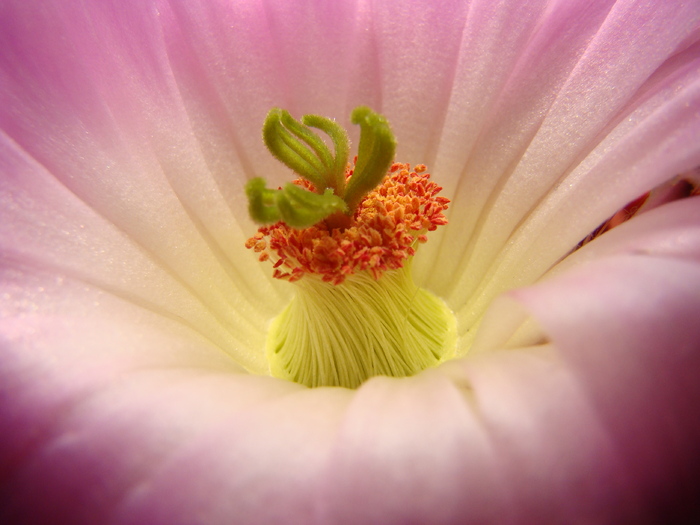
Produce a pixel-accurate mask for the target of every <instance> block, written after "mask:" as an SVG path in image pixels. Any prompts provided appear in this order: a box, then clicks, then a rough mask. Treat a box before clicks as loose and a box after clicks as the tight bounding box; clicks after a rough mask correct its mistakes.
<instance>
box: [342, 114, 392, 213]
mask: <svg viewBox="0 0 700 525" xmlns="http://www.w3.org/2000/svg"><path fill="white" fill-rule="evenodd" d="M351 118H352V122H353V124H359V125H360V130H361V131H360V145H359V147H358V152H357V163H356V164H355V172H354V174H353V176H352V177H351V178H350V182H349V183H348V187H347V190H346V193H345V202H347V203H348V207H349V208H350V209H351V210H353V209H355V207H356V206H357V205H358V204H359V203H360V201H361V200H362V197H364V196H365V195H366V194H367V193H369V192H370V191H372V190H373V189H374V188H375V187H376V186H377V185H378V184H379V183H380V182H381V181H382V179H383V178H384V176H385V175H386V172H387V170H388V169H389V166H391V163H392V161H393V160H394V153H395V152H396V140H395V139H394V134H393V133H392V132H391V128H390V127H389V123H388V122H387V121H386V119H385V118H384V117H382V116H381V115H380V114H378V113H375V112H373V111H372V110H371V109H369V108H368V107H366V106H360V107H357V108H355V110H354V111H353V112H352V116H351Z"/></svg>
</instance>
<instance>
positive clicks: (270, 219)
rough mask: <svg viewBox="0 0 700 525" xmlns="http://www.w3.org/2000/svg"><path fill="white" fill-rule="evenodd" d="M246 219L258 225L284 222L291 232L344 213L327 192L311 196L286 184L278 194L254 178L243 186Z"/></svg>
mask: <svg viewBox="0 0 700 525" xmlns="http://www.w3.org/2000/svg"><path fill="white" fill-rule="evenodd" d="M245 190H246V194H247V196H248V202H249V207H248V210H249V212H250V216H251V217H252V218H253V220H254V221H256V222H258V223H260V224H272V223H275V222H278V221H284V222H285V223H286V224H288V225H289V226H291V227H292V228H298V229H302V228H308V227H309V226H313V225H314V224H316V223H318V222H320V221H322V220H323V219H325V218H326V217H328V216H329V215H332V214H333V213H337V212H344V211H346V210H347V205H346V204H345V201H343V199H341V198H340V197H338V196H337V195H333V191H332V190H330V189H328V190H326V191H325V192H324V193H323V194H322V195H319V194H318V193H312V192H310V191H308V190H305V189H304V188H302V187H301V186H297V185H296V184H292V183H289V184H286V185H285V186H284V188H282V189H281V190H272V189H268V188H266V187H265V180H264V179H262V178H260V177H257V178H255V179H251V180H250V181H249V182H248V184H246V188H245Z"/></svg>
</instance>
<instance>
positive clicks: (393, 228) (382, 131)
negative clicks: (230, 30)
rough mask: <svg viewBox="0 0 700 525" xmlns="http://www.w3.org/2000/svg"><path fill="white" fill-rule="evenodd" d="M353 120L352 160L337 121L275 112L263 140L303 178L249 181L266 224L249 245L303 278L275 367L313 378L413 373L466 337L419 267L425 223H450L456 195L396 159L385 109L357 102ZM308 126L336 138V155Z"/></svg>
mask: <svg viewBox="0 0 700 525" xmlns="http://www.w3.org/2000/svg"><path fill="white" fill-rule="evenodd" d="M352 121H353V122H354V123H355V124H359V125H360V127H361V133H360V144H359V151H358V156H357V157H355V159H354V163H353V165H348V164H347V156H348V151H349V147H348V140H347V135H346V134H345V131H344V130H342V129H341V128H340V127H339V126H338V125H337V124H336V123H335V122H333V121H331V120H330V119H326V118H323V117H318V116H315V115H306V116H305V117H303V118H302V120H301V122H298V121H296V120H294V119H292V117H291V116H290V115H289V114H288V113H287V112H286V111H283V110H279V109H274V110H272V111H271V112H270V113H269V115H268V118H267V120H266V121H265V126H264V131H263V136H264V139H265V143H266V144H267V146H268V148H269V149H270V150H271V151H272V153H273V154H274V155H275V157H277V158H278V159H279V160H281V161H282V162H283V163H285V164H286V165H287V166H288V167H290V168H292V169H293V170H294V171H295V172H296V173H297V174H298V175H300V176H301V178H299V179H296V180H294V181H293V183H290V184H287V185H286V186H285V187H284V188H281V189H278V190H272V189H267V188H266V187H265V181H264V180H263V179H260V178H256V179H252V180H251V181H250V182H249V183H248V184H247V185H246V192H247V194H248V198H249V202H250V213H251V216H252V217H253V219H255V220H256V221H257V222H260V223H262V224H268V226H262V227H261V228H260V229H259V230H258V232H257V233H256V234H255V235H254V236H253V237H251V238H250V239H248V241H247V242H246V248H248V249H251V250H253V251H254V252H255V253H256V254H257V256H258V259H259V260H260V261H261V262H265V261H270V263H272V276H273V277H274V278H276V279H281V280H286V281H289V282H290V283H296V286H295V289H296V294H295V296H294V298H293V299H292V301H291V303H290V304H289V305H288V306H287V308H285V310H284V311H283V312H282V313H281V314H280V315H279V316H278V317H277V318H275V319H274V321H273V322H272V325H271V327H270V330H269V333H268V339H267V357H268V361H269V363H270V370H271V372H272V374H273V375H274V376H277V377H281V378H285V379H289V380H291V381H296V382H298V383H302V384H304V385H307V386H310V387H315V386H343V387H347V388H355V387H357V386H358V385H360V384H361V383H362V382H363V381H365V380H366V379H368V378H369V377H372V376H375V375H389V376H394V377H403V376H407V375H412V374H415V373H417V372H419V371H420V370H423V369H425V368H427V367H430V366H434V365H436V364H438V363H440V362H441V361H442V360H444V359H446V358H447V357H448V356H449V355H450V354H451V352H452V348H453V344H454V341H455V339H456V336H455V334H456V326H455V321H454V316H453V315H452V313H451V312H450V311H449V309H448V308H447V307H446V306H445V304H444V303H443V302H442V301H441V300H440V299H438V298H437V297H435V296H434V295H432V294H431V293H430V292H428V291H426V290H422V289H420V288H418V287H417V286H416V285H415V284H414V283H413V280H412V278H411V273H410V263H411V260H412V258H413V256H414V255H415V253H416V248H417V246H418V245H419V244H422V243H425V242H426V241H427V240H428V237H427V235H426V234H427V232H429V231H432V230H435V229H436V228H437V227H438V226H441V225H443V224H446V223H447V219H446V218H445V215H444V211H445V210H446V209H447V207H448V203H449V200H448V199H446V198H444V197H440V196H439V195H438V194H439V192H440V191H441V190H442V188H441V187H440V186H438V185H437V184H436V183H435V182H433V181H432V180H431V179H430V174H429V173H427V168H426V167H425V166H424V165H422V164H419V165H417V166H416V167H415V168H414V169H413V170H411V167H410V166H409V165H408V164H401V163H395V164H391V162H392V160H393V157H394V151H395V149H396V141H395V140H394V136H393V134H392V132H391V129H390V127H389V125H388V123H387V122H386V120H385V119H384V118H383V117H382V116H381V115H378V114H376V113H374V112H373V111H371V110H370V109H369V108H366V107H359V108H357V109H356V110H355V111H354V112H353V113H352ZM309 126H310V127H313V128H317V129H320V130H321V131H324V132H325V133H327V134H328V136H329V137H331V139H332V140H333V144H334V147H335V155H332V154H331V152H330V150H329V149H328V148H327V146H326V145H325V143H324V142H323V141H322V140H321V139H320V137H318V136H317V135H316V134H315V133H314V132H313V131H311V129H310V127H309Z"/></svg>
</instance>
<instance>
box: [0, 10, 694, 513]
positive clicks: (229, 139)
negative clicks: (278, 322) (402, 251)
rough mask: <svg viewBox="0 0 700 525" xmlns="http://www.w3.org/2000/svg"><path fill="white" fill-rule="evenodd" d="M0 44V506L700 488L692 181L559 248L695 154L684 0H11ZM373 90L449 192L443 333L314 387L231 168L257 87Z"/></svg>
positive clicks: (237, 503) (346, 509)
mask: <svg viewBox="0 0 700 525" xmlns="http://www.w3.org/2000/svg"><path fill="white" fill-rule="evenodd" d="M0 49H2V52H1V53H0V429H1V431H0V523H14V524H36V523H39V524H42V523H45V524H49V523H56V524H58V523H61V524H66V523H67V524H86V525H88V524H95V523H104V524H114V525H136V524H156V525H158V524H163V525H165V524H168V525H179V524H182V525H189V524H206V525H217V524H222V525H223V524H231V523H300V524H308V523H318V524H334V523H339V524H340V523H382V524H406V523H435V524H443V523H444V524H448V523H499V524H500V523H516V524H520V523H522V524H532V523H593V524H604V523H610V524H617V523H640V524H644V523H693V522H694V520H700V503H698V502H699V501H700V495H699V494H698V487H700V450H698V446H697V443H700V410H698V407H699V406H700V382H698V381H697V378H698V377H699V376H700V323H698V322H697V321H698V312H699V311H700V197H690V198H686V199H682V200H678V201H674V202H664V204H662V205H660V206H658V207H656V208H654V209H650V210H648V211H644V213H640V214H638V215H637V216H635V217H633V218H632V219H631V220H629V221H628V222H625V223H624V224H622V225H621V226H619V227H617V228H615V229H613V230H612V231H610V232H608V233H605V234H604V235H602V236H600V237H598V238H596V239H595V240H593V241H592V242H590V243H588V244H586V245H585V246H583V247H582V248H580V249H578V250H576V249H575V248H576V247H577V245H578V243H579V242H580V241H581V240H582V239H584V238H585V237H586V236H587V235H588V234H590V233H591V232H592V231H593V230H595V229H596V227H597V226H598V225H599V224H601V223H602V222H604V221H605V220H606V219H608V218H609V217H610V216H612V215H613V214H614V213H615V212H617V211H618V210H620V209H622V208H623V207H624V206H625V205H626V204H627V203H628V202H630V201H632V200H633V199H635V198H637V197H639V196H640V195H643V194H645V193H646V192H649V191H651V190H652V189H654V188H656V187H658V186H660V185H662V184H664V183H668V182H669V181H672V180H674V177H676V176H678V175H679V174H690V175H687V177H690V178H691V179H692V178H693V177H695V182H696V183H697V182H698V180H697V179H698V177H697V167H698V166H700V141H698V137H700V3H699V2H697V1H688V2H659V1H657V0H634V1H633V0H618V1H614V0H599V1H596V2H590V1H589V0H527V1H526V0H471V1H465V0H445V1H441V2H434V1H431V0H411V1H408V2H406V1H399V0H373V1H359V0H357V1H353V0H342V1H337V2H329V1H324V0H303V1H298V2H296V1H295V2H288V1H283V0H241V1H229V0H190V1H187V2H181V1H176V0H171V1H168V0H141V1H124V0H101V1H99V2H82V1H78V0H60V1H59V0H45V1H42V2H41V3H36V2H26V1H23V0H22V1H20V0H7V1H4V2H2V3H1V5H0ZM359 105H367V106H370V107H371V108H373V109H374V110H376V111H378V112H380V113H382V114H383V115H385V116H386V117H387V119H388V121H389V122H390V123H391V125H392V129H393V130H394V133H395V134H396V136H397V139H398V142H399V145H398V150H397V160H399V161H401V162H410V163H413V164H416V163H424V164H427V165H428V166H429V169H430V172H431V174H432V176H433V178H434V179H435V180H437V181H438V183H439V184H441V185H442V186H444V194H445V195H446V196H447V197H449V198H450V199H451V200H452V204H451V205H450V210H449V220H450V224H449V225H448V226H447V227H445V228H443V231H436V232H434V235H431V237H430V242H428V243H427V244H426V245H424V246H421V247H420V250H419V251H418V255H417V256H416V259H415V264H414V270H415V272H414V273H415V277H416V281H417V283H418V284H419V285H420V286H423V287H425V288H427V289H429V290H431V291H432V292H434V293H435V294H437V295H438V296H440V297H442V298H443V299H444V300H445V301H446V303H447V304H448V305H449V306H450V308H452V310H453V311H454V312H455V315H456V317H457V322H458V345H457V352H458V355H457V357H456V358H455V359H453V360H451V361H449V362H447V363H444V364H443V365H441V366H440V367H437V368H434V369H430V370H426V371H424V372H422V373H420V374H418V375H416V376H414V377H411V378H404V379H392V378H386V377H377V378H373V379H371V380H369V381H367V382H366V383H365V384H363V385H362V386H361V387H360V388H359V389H358V390H355V391H352V390H347V389H342V388H318V389H307V388H305V387H302V386H300V385H297V384H294V383H289V382H286V381H282V380H278V379H275V378H272V377H269V375H268V367H267V363H266V360H265V357H264V346H265V336H266V328H267V326H268V323H269V321H270V319H272V318H273V317H274V316H275V315H276V314H278V313H279V312H280V311H281V310H282V308H284V306H285V305H286V304H287V302H288V301H289V299H290V297H291V294H292V289H291V288H290V286H289V284H288V283H280V282H277V281H275V280H273V279H272V278H271V275H270V273H271V272H270V271H269V267H266V266H265V265H261V264H260V263H259V262H258V261H257V259H256V257H255V254H253V253H251V252H250V251H249V250H246V249H245V248H244V242H245V240H246V239H247V238H248V237H249V236H250V235H251V234H252V233H253V232H254V231H255V225H254V224H253V222H252V221H251V220H250V219H249V218H248V215H247V203H246V200H245V195H244V191H243V187H244V184H245V182H246V181H247V180H249V179H251V178H253V177H256V176H260V175H264V176H265V177H266V178H267V179H268V181H271V184H272V185H278V184H282V183H283V182H284V181H287V180H289V173H288V172H287V170H286V169H285V168H284V167H283V166H282V165H281V164H279V163H278V162H277V161H275V159H274V158H273V157H272V156H271V155H269V154H268V153H267V151H266V149H265V146H264V144H263V142H262V139H261V132H260V129H261V125H262V122H263V121H264V119H265V115H266V114H267V112H268V111H269V109H270V108H271V107H273V106H274V107H284V108H286V109H288V110H289V111H290V112H291V113H292V115H294V116H295V117H298V116H300V115H302V114H306V113H314V114H319V115H324V116H328V117H331V118H335V119H336V120H337V121H338V122H339V123H340V124H341V125H343V126H345V127H346V128H348V130H349V131H350V138H351V140H352V141H353V143H354V144H357V141H358V137H359V135H358V129H356V128H355V127H353V126H351V125H350V122H349V115H350V112H351V111H352V109H353V108H354V107H356V106H359ZM353 128H355V129H353ZM693 170H695V171H693ZM693 173H694V174H695V175H693Z"/></svg>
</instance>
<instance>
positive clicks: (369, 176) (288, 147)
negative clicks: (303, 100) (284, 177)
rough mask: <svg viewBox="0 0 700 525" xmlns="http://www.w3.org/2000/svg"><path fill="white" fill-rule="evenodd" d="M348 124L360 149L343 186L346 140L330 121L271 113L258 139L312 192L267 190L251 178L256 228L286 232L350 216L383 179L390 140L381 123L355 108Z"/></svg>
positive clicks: (386, 126) (297, 188) (291, 186)
mask: <svg viewBox="0 0 700 525" xmlns="http://www.w3.org/2000/svg"><path fill="white" fill-rule="evenodd" d="M351 120H352V122H353V123H354V124H359V126H360V145H359V151H358V153H357V162H356V164H355V170H354V173H353V175H352V177H351V178H350V180H349V182H348V183H347V184H346V176H345V173H346V168H347V164H348V155H349V151H350V146H349V141H348V135H347V133H346V132H345V130H344V129H343V128H341V127H340V126H339V125H338V124H337V123H336V122H335V121H333V120H331V119H329V118H326V117H321V116H318V115H304V116H303V117H302V119H301V121H297V120H295V119H294V118H293V117H292V116H291V115H290V114H289V112H287V111H285V110H283V109H279V108H273V109H272V110H270V112H269V113H268V114H267V118H266V119H265V123H264V125H263V140H264V142H265V145H266V146H267V148H268V149H269V150H270V152H271V153H272V154H273V155H274V156H275V158H277V160H279V161H280V162H282V163H283V164H284V165H286V166H287V167H288V168H290V169H291V170H292V171H294V172H295V173H296V174H297V175H298V176H299V177H301V178H303V179H305V180H307V181H308V182H310V183H311V184H312V185H313V187H314V189H315V190H316V192H315V193H314V192H311V191H308V190H305V189H302V188H301V187H300V186H297V185H294V184H287V185H286V186H285V187H284V188H283V189H279V190H274V189H267V188H266V183H265V180H264V179H262V178H260V177H256V178H254V179H252V180H250V181H249V182H248V184H247V185H246V195H247V196H248V203H249V206H248V209H249V213H250V216H251V217H252V218H253V220H254V221H255V222H257V223H259V224H273V223H275V222H278V221H283V222H284V223H285V224H288V225H289V226H291V227H292V228H300V229H301V228H308V227H309V226H312V225H314V224H316V223H318V222H320V221H322V220H324V219H326V218H327V217H329V216H331V215H333V214H336V213H338V212H343V213H345V214H346V215H352V213H353V212H354V211H355V208H356V207H357V205H358V204H359V202H360V201H361V200H362V198H363V197H364V196H365V195H366V194H367V193H369V192H370V191H372V190H373V189H374V188H375V187H376V186H377V184H379V183H380V182H381V180H382V179H383V178H384V175H386V172H387V169H388V168H389V166H390V165H391V162H392V161H393V159H394V152H395V151H396V140H395V139H394V135H393V133H392V132H391V128H390V127H389V124H388V123H387V121H386V119H385V118H384V117H382V116H381V115H379V114H378V113H375V112H373V111H372V110H371V109H369V108H367V107H365V106H360V107H357V108H355V110H354V111H353V112H352V115H351ZM312 128H315V129H318V130H321V131H323V132H324V133H325V134H326V135H328V136H329V137H330V139H331V141H332V142H333V148H334V150H335V151H334V152H331V150H330V148H329V147H328V146H327V145H326V143H325V142H324V141H323V139H322V138H321V137H320V136H319V135H318V134H317V133H316V132H314V131H313V129H312Z"/></svg>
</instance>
